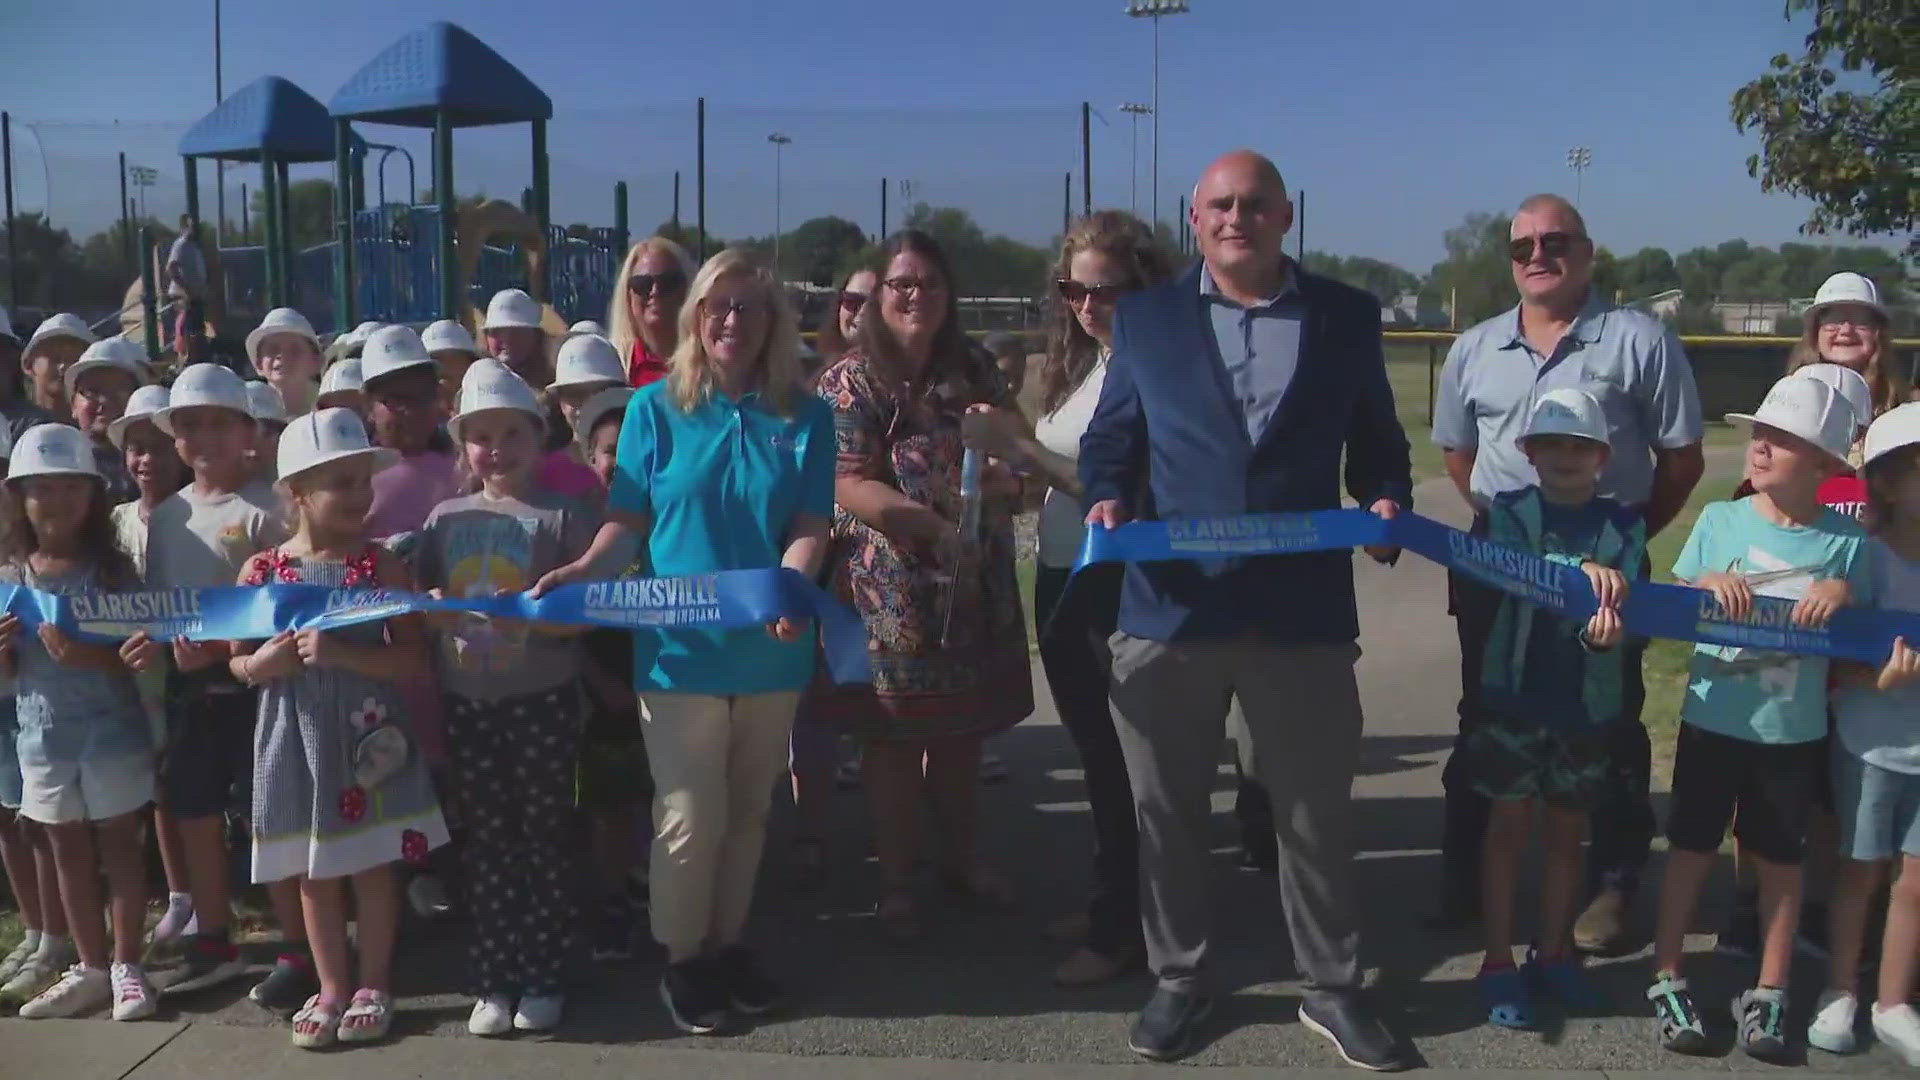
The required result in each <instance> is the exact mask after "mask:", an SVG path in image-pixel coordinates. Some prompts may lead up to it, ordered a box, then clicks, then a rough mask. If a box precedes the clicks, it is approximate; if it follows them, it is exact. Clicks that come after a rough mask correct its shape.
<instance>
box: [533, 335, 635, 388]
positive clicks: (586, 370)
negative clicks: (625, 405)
mask: <svg viewBox="0 0 1920 1080" xmlns="http://www.w3.org/2000/svg"><path fill="white" fill-rule="evenodd" d="M626 381H627V370H626V368H625V367H624V366H623V365H622V364H621V363H620V350H618V349H616V348H614V347H613V342H611V341H608V340H607V339H606V338H603V337H601V336H600V335H598V334H576V335H574V336H573V337H570V338H568V339H567V340H566V341H565V342H564V343H562V344H561V346H560V354H559V355H558V356H556V357H555V358H554V361H553V382H551V383H549V384H548V386H549V388H550V389H553V390H558V389H560V388H561V387H563V386H604V385H609V384H613V385H621V384H624V383H625V382H626Z"/></svg>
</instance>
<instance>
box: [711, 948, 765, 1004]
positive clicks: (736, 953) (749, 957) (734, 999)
mask: <svg viewBox="0 0 1920 1080" xmlns="http://www.w3.org/2000/svg"><path fill="white" fill-rule="evenodd" d="M715 960H716V965H717V966H718V968H719V970H720V973H721V974H722V976H723V977H724V978H725V979H726V988H727V1002H728V1003H729V1004H731V1005H732V1006H733V1007H734V1008H735V1009H736V1010H738V1011H740V1012H743V1013H746V1014H747V1015H748V1016H759V1015H760V1014H761V1013H765V1012H771V1011H773V1010H774V1009H776V1008H778V1007H779V1006H780V984H779V983H776V982H774V981H773V980H772V979H770V978H768V977H767V973H766V971H765V970H764V969H763V968H761V966H760V958H759V957H758V956H756V955H754V952H753V950H752V949H749V948H747V947H746V946H745V945H729V946H727V947H726V948H724V949H721V950H720V955H719V956H718V957H716V958H715Z"/></svg>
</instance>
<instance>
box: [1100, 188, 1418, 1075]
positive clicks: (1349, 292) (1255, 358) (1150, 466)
mask: <svg viewBox="0 0 1920 1080" xmlns="http://www.w3.org/2000/svg"><path fill="white" fill-rule="evenodd" d="M1191 217H1192V221H1193V232H1194V236H1195V238H1196V239H1197V240H1198V241H1199V245H1200V254H1201V262H1200V264H1199V265H1198V266H1195V267H1193V268H1192V269H1190V270H1188V271H1187V272H1186V273H1184V274H1182V275H1181V276H1180V277H1178V278H1176V279H1174V280H1173V281H1170V282H1167V283H1165V284H1162V285H1159V286H1156V287H1154V288H1150V289H1143V290H1141V291H1140V292H1137V293H1134V294H1133V295H1130V296H1127V297H1125V298H1123V299H1122V300H1121V301H1120V304H1119V308H1118V310H1117V311H1116V314H1115V317H1114V329H1113V355H1112V356H1111V358H1109V360H1108V361H1107V379H1106V383H1105V384H1104V385H1103V386H1102V387H1101V392H1100V401H1099V404H1098V406H1096V408H1095V410H1094V414H1093V418H1092V420H1091V421H1090V422H1089V423H1088V426H1087V431H1086V434H1085V436H1084V437H1083V438H1082V439H1081V441H1080V480H1081V487H1082V488H1083V489H1084V492H1085V498H1086V501H1087V503H1088V505H1089V511H1088V515H1087V523H1088V524H1089V525H1098V526H1103V527H1106V528H1114V527H1116V526H1118V525H1120V524H1122V523H1124V522H1126V521H1127V520H1129V519H1131V518H1133V517H1134V516H1136V515H1138V516H1143V517H1145V516H1155V517H1164V518H1184V517H1195V516H1214V515H1238V514H1246V513H1261V512H1278V511H1283V510H1284V511H1304V510H1319V509H1329V510H1330V509H1334V508H1337V507H1338V506H1339V505H1340V494H1341V492H1340V478H1341V473H1342V469H1341V466H1340V461H1341V458H1342V456H1343V455H1344V457H1345V459H1346V465H1345V470H1344V472H1345V478H1346V489H1347V494H1348V495H1350V496H1352V497H1353V498H1354V499H1355V500H1356V501H1357V502H1358V503H1359V505H1360V506H1361V507H1362V508H1365V509H1367V510H1370V511H1372V512H1373V513H1375V514H1377V515H1379V516H1381V517H1383V518H1390V517H1393V516H1394V515H1396V514H1397V513H1399V512H1400V511H1401V510H1402V509H1405V508H1408V507H1410V506H1411V505H1412V502H1413V482H1412V478H1411V475H1410V473H1411V470H1410V466H1409V462H1408V449H1407V437H1406V433H1405V432H1404V431H1403V430H1402V429H1401V427H1400V420H1399V418H1398V416H1397V415H1396V414H1395V412H1394V406H1393V389H1392V387H1391V386H1390V385H1389V383H1388V382H1387V371H1386V363H1385V361H1384V359H1383V358H1382V355H1381V343H1380V304H1379V301H1377V300H1376V299H1375V298H1374V297H1372V296H1370V295H1368V294H1366V293H1364V292H1362V291H1360V290H1358V289H1354V288H1351V287H1349V286H1346V285H1342V284H1340V283H1339V282H1336V281H1332V280H1330V279H1327V278H1323V277H1319V276H1318V275H1314V274H1309V273H1306V272H1305V271H1303V270H1302V269H1301V268H1300V267H1299V266H1298V265H1297V264H1295V263H1294V262H1293V261H1292V260H1291V259H1288V258H1287V257H1286V255H1285V253H1284V251H1283V250H1282V246H1283V241H1284V240H1285V238H1286V234H1287V230H1288V229H1289V228H1290V227H1291V226H1292V224H1293V203H1292V201H1291V200H1289V199H1288V197H1287V188H1286V183H1285V182H1284V181H1283V180H1282V179H1281V177H1280V172H1279V170H1278V169H1276V168H1274V165H1273V163H1272V162H1271V161H1268V160H1267V159H1266V158H1264V157H1261V156H1259V155H1258V154H1254V153H1252V152H1250V151H1244V150H1242V151H1236V152H1234V153H1230V154H1227V155H1225V156H1223V157H1221V158H1220V159H1219V160H1217V161H1215V162H1214V163H1213V164H1212V165H1211V166H1210V167H1209V168H1208V169H1207V171H1206V173H1205V174H1204V175H1203V176H1202V177H1201V179H1200V182H1199V184H1198V185H1197V186H1196V188H1195V197H1194V201H1193V210H1192V213H1191ZM1222 388H1228V389H1230V390H1231V391H1232V392H1231V393H1223V392H1222ZM1148 507H1151V514H1149V510H1148ZM1370 554H1371V555H1372V556H1373V557H1374V558H1376V559H1378V560H1380V561H1382V562H1390V561H1392V560H1393V558H1394V557H1395V555H1396V553H1395V552H1394V551H1392V550H1391V549H1387V548H1376V549H1373V550H1371V552H1370ZM1359 629H1360V627H1359V612H1358V611H1357V610H1356V606H1355V598H1354V587H1353V570H1352V557H1351V555H1350V553H1349V552H1346V551H1328V552H1315V553H1309V554H1298V555H1274V556H1263V557H1256V558H1247V559H1236V560H1232V561H1228V562H1221V563H1210V564H1205V565H1196V564H1192V563H1164V564H1131V565H1129V566H1128V567H1127V569H1126V580H1125V584H1124V585H1123V587H1122V591H1121V596H1120V615H1119V632H1118V633H1116V634H1115V635H1114V636H1113V638H1112V646H1113V683H1112V690H1111V696H1112V699H1113V706H1114V714H1115V715H1114V722H1115V724H1116V726H1117V728H1118V730H1119V734H1120V749H1121V753H1122V755H1123V756H1124V757H1125V759H1126V764H1127V775H1128V776H1129V777H1130V778H1131V780H1132V784H1133V795H1134V807H1135V811H1136V815H1137V818H1138V821H1139V828H1140V871H1141V872H1140V879H1141V908H1142V915H1141V923H1142V926H1143V930H1144V935H1145V937H1146V945H1147V962H1148V966H1149V967H1150V968H1151V969H1152V970H1153V972H1154V974H1155V976H1156V977H1157V980H1158V986H1157V987H1156V988H1155V990H1154V994H1153V997H1152V998H1151V999H1150V1000H1149V1001H1148V1002H1147V1005H1146V1008H1145V1009H1143V1010H1142V1011H1141V1013H1140V1016H1139V1018H1138V1019H1137V1020H1136V1021H1135V1023H1134V1025H1133V1029H1132V1031H1131V1033H1130V1035H1129V1039H1128V1045H1129V1046H1130V1047H1131V1048H1132V1049H1133V1051H1134V1052H1135V1053H1137V1054H1139V1055H1141V1056H1142V1057H1146V1058H1149V1059H1152V1060H1170V1059H1173V1058H1178V1057H1181V1056H1183V1055H1185V1054H1187V1053H1189V1052H1191V1050H1192V1049H1193V1047H1194V1045H1195V1040H1196V1038H1197V1037H1198V1035H1199V1032H1200V1027H1201V1024H1202V1023H1203V1022H1204V1021H1205V1019H1206V1017H1207V1015H1208V1014H1209V1012H1210V1011H1211V1009H1212V1006H1213V997H1212V988H1211V987H1209V986H1208V985H1207V978H1208V975H1209V972H1208V970H1207V968H1208V962H1207V960H1208V954H1209V952H1210V949H1211V945H1212V940H1211V939H1212V935H1213V918H1212V905H1211V904H1210V902H1209V899H1208V891H1209V890H1208V879H1209V877H1210V876H1211V866H1210V865H1209V863H1210V860H1209V853H1210V851H1211V846H1212V835H1211V833H1212V815H1211V813H1210V811H1209V797H1210V795H1211V793H1212V791H1213V787H1214V784H1215V781H1216V778H1217V777H1218V774H1219V760H1220V743H1221V742H1222V740H1223V739H1224V738H1225V737H1226V720H1227V708H1228V702H1229V700H1231V699H1232V698H1233V697H1234V696H1235V695H1237V696H1238V697H1239V699H1240V702H1241V705H1242V707H1243V711H1244V713H1245V716H1246V721H1247V727H1248V729H1249V732H1250V734H1251V736H1252V738H1251V742H1252V747H1253V757H1254V759H1255V761H1256V764H1257V766H1258V770H1259V773H1260V777H1261V779H1262V780H1263V781H1265V784H1266V787H1267V790H1268V793H1269V794H1270V796H1271V797H1272V799H1273V800H1274V803H1275V813H1274V819H1275V822H1276V824H1277V826H1278V827H1279V828H1280V829H1281V830H1283V831H1282V832H1281V834H1280V835H1279V837H1278V841H1279V850H1280V864H1281V872H1280V894H1281V899H1282V901H1283V907H1284V914H1285V917H1286V922H1287V929H1288V933H1289V936H1290V937H1291V938H1292V941H1293V952H1294V956H1295V958H1296V962H1297V964H1298V966H1299V968H1300V970H1301V972H1302V973H1303V974H1304V975H1305V977H1306V984H1307V991H1306V994H1305V996H1304V999H1303V1001H1302V1002H1301V1005H1300V1013H1299V1015H1300V1019H1301V1022H1302V1024H1304V1025H1305V1026H1306V1027H1307V1028H1308V1029H1309V1030H1311V1031H1313V1032H1315V1033H1317V1034H1319V1035H1321V1036H1323V1037H1325V1038H1327V1039H1329V1040H1330V1041H1331V1042H1332V1043H1333V1044H1334V1046H1335V1047H1336V1049H1337V1050H1338V1051H1339V1053H1340V1055H1341V1057H1342V1058H1344V1059H1345V1060H1346V1061H1348V1062H1350V1063H1352V1064H1354V1065H1357V1066H1359V1067H1362V1068H1367V1069H1379V1070H1385V1069H1398V1068H1404V1067H1406V1065H1407V1059H1406V1057H1405V1055H1404V1054H1403V1052H1402V1048H1401V1046H1400V1044H1399V1041H1398V1039H1396V1038H1395V1036H1394V1035H1393V1033H1392V1032H1391V1031H1389V1030H1388V1028H1387V1026H1386V1025H1385V1024H1384V1023H1382V1022H1381V1020H1380V1018H1379V1016H1378V1015H1377V1014H1376V1013H1375V1011H1374V1010H1373V1008H1372V1007H1371V1006H1370V1004H1369V1003H1368V1002H1367V1000H1366V995H1365V994H1364V993H1363V991H1362V989H1361V970H1360V963H1359V944H1360V931H1359V928H1358V926H1357V925H1356V923H1355V917H1354V911H1355V909H1356V906H1357V905H1356V903H1355V902H1354V899H1353V895H1352V888H1351V883H1350V874H1351V873H1352V864H1353V845H1352V839H1351V832H1352V812H1351V804H1352V794H1353V792H1352V788H1353V776H1354V772H1355V770H1356V769H1357V768H1358V767H1359V756H1360V737H1361V728H1362V726H1363V716H1362V713H1361V707H1360V691H1359V686H1358V684H1357V683H1356V681H1355V678H1354V663H1355V662H1356V661H1357V660H1358V659H1359V655H1360V650H1359V647H1358V645H1357V644H1356V638H1358V636H1359Z"/></svg>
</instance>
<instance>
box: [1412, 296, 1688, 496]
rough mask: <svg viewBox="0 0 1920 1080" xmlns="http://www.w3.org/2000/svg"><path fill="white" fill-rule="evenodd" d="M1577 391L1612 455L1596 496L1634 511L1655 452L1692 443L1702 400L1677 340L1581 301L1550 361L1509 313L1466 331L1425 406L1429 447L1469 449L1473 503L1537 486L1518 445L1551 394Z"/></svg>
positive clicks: (1640, 316)
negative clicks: (1603, 426) (1601, 425)
mask: <svg viewBox="0 0 1920 1080" xmlns="http://www.w3.org/2000/svg"><path fill="white" fill-rule="evenodd" d="M1560 387H1569V388H1572V389H1575V390H1585V391H1586V392H1587V393H1589V394H1592V395H1593V396H1594V398H1595V399H1597V400H1598V401H1599V402H1600V408H1601V410H1602V411H1603V412H1604V413H1605V414H1606V418H1607V430H1608V436H1609V439H1610V441H1611V442H1612V444H1613V456H1612V458H1611V459H1609V460H1608V462H1607V467H1606V468H1605V469H1604V470H1603V471H1602V472H1601V474H1600V488H1599V492H1598V493H1599V494H1600V495H1604V496H1606V497H1607V498H1610V499H1612V500H1614V501H1615V502H1618V503H1620V504H1621V505H1623V506H1630V507H1636V508H1637V507H1642V506H1645V505H1646V502H1647V496H1648V495H1649V494H1650V493H1651V492H1652V490H1653V464H1654V462H1653V452H1654V450H1655V449H1661V450H1677V449H1679V448H1681V447H1683V446H1690V445H1692V444H1694V443H1697V442H1699V441H1700V436H1701V426H1700V392H1699V391H1698V390H1697V389H1696V388H1695V386H1694V382H1693V367H1692V365H1691V364H1689V363H1688V362H1687V357H1686V354H1685V353H1684V352H1682V351H1681V349H1680V341H1679V339H1678V338H1676V337H1674V336H1673V332H1672V331H1671V330H1669V329H1667V327H1666V326H1665V325H1664V324H1663V323H1661V322H1660V320H1658V319H1655V318H1653V317H1652V316H1650V315H1646V314H1644V313H1642V312H1638V311H1634V310H1632V309H1630V308H1619V307H1614V306H1613V305H1612V304H1609V303H1607V302H1606V301H1604V300H1602V299H1600V297H1599V295H1598V294H1589V296H1588V298H1587V303H1586V306H1585V307H1584V308H1582V309H1581V312H1580V316H1579V318H1577V319H1575V320H1574V323H1573V325H1572V326H1570V327H1568V328H1567V334H1566V336H1565V337H1563V338H1561V339H1560V344H1559V345H1558V346H1557V347H1556V348H1555V349H1554V351H1553V355H1552V356H1541V355H1540V354H1539V353H1537V352H1535V351H1534V350H1533V348H1532V347H1531V346H1530V345H1528V344H1527V340H1526V338H1525V337H1524V336H1522V335H1521V333H1520V309H1519V308H1518V307H1515V308H1513V309H1512V310H1511V311H1508V312H1506V313H1504V314H1501V315H1496V316H1494V317H1493V318H1491V319H1488V320H1487V321H1486V322H1483V323H1481V324H1479V325H1478V326H1475V327H1472V328H1470V329H1468V330H1467V331H1466V332H1465V333H1463V334H1461V335H1460V336H1459V338H1457V339H1456V340H1455V341H1454V343H1453V348H1452V349H1450V350H1448V352H1447V363H1446V366H1445V367H1444V368H1442V369H1441V372H1440V385H1439V388H1438V390H1437V391H1436V395H1437V396H1436V398H1435V400H1434V406H1433V441H1434V442H1435V443H1436V444H1438V445H1440V446H1443V447H1445V448H1447V449H1449V450H1474V451H1475V452H1476V453H1475V456H1474V459H1473V478H1472V481H1471V486H1472V489H1473V499H1474V502H1475V503H1476V504H1478V505H1479V506H1480V507H1482V508H1484V507H1485V506H1486V505H1487V504H1488V503H1490V502H1491V501H1492V499H1493V497H1494V496H1495V495H1498V494H1500V493H1501V492H1503V491H1518V490H1520V489H1522V488H1525V487H1530V486H1532V485H1534V484H1537V483H1539V477H1538V476H1537V475H1536V474H1535V473H1534V471H1533V466H1532V465H1531V464H1529V463H1528V462H1527V456H1526V455H1525V454H1523V453H1521V451H1520V447H1519V444H1518V442H1517V440H1518V439H1519V438H1520V434H1521V432H1523V431H1525V430H1526V427H1527V418H1528V417H1530V416H1532V415H1533V406H1534V403H1535V402H1537V401H1539V400H1540V395H1542V394H1544V393H1546V392H1547V391H1549V390H1553V389H1557V388H1560Z"/></svg>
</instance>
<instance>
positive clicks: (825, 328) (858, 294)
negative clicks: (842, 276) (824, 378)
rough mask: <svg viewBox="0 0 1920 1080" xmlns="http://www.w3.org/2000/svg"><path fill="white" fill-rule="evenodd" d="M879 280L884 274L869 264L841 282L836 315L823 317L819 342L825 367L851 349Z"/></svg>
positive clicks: (835, 301) (835, 308)
mask: <svg viewBox="0 0 1920 1080" xmlns="http://www.w3.org/2000/svg"><path fill="white" fill-rule="evenodd" d="M879 283H880V276H879V275H878V274H876V273H874V272H873V268H872V267H867V266H861V267H857V268H855V269H854V271H853V272H852V273H850V274H848V275H847V279H846V280H845V281H842V282H841V283H840V288H839V290H838V291H837V292H835V293H834V305H833V318H831V319H822V320H821V322H820V335H819V339H818V340H817V341H816V342H815V349H816V351H817V352H819V354H820V367H821V370H823V371H824V370H825V369H826V368H828V367H831V366H832V365H833V362H834V361H835V360H838V359H840V357H841V356H842V355H843V354H844V353H845V352H846V351H847V346H848V344H849V343H851V342H852V341H853V335H854V331H855V330H857V329H858V328H859V326H860V314H861V312H863V311H865V310H866V307H867V298H868V297H869V296H872V295H873V290H874V287H875V286H877V285H878V284H879Z"/></svg>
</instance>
